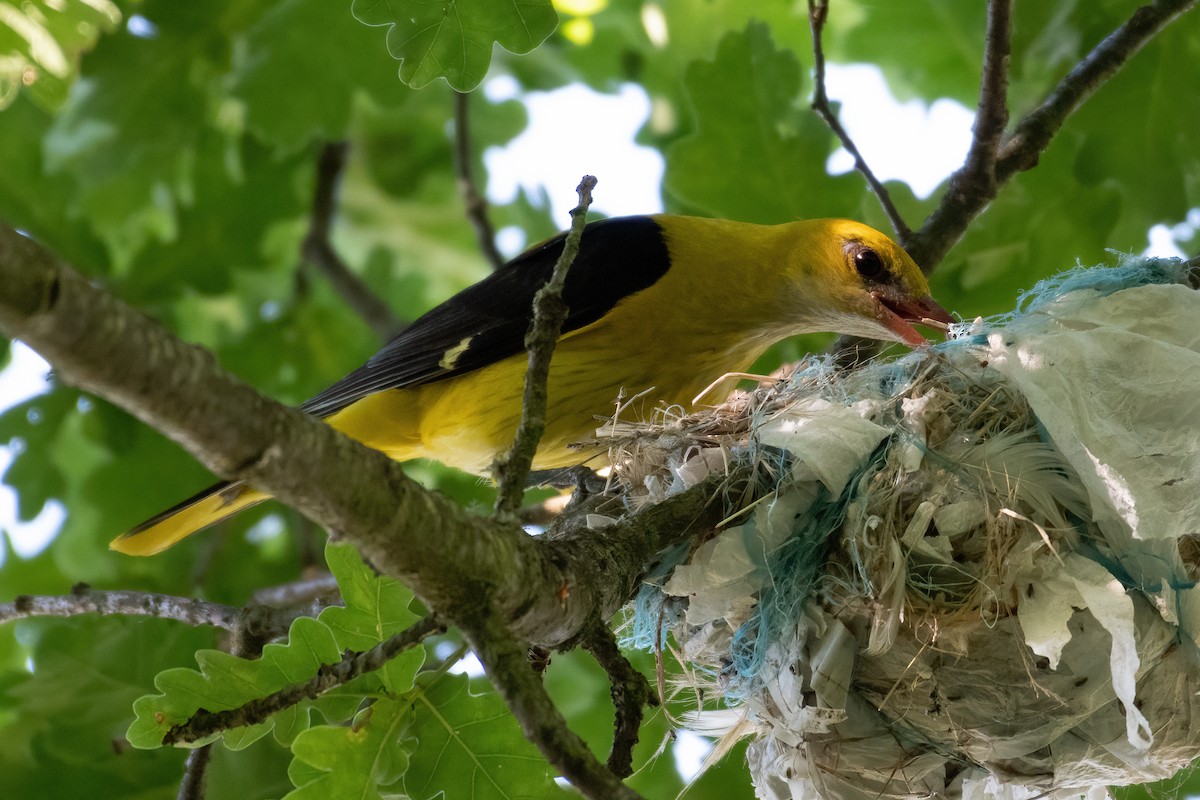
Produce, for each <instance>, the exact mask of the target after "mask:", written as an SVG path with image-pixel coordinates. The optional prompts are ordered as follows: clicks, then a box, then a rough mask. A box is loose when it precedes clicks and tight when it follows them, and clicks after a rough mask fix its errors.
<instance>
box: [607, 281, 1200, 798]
mask: <svg viewBox="0 0 1200 800" xmlns="http://www.w3.org/2000/svg"><path fill="white" fill-rule="evenodd" d="M1181 280H1182V270H1181V269H1180V267H1179V266H1178V264H1177V262H1176V263H1173V262H1169V261H1159V260H1142V261H1130V262H1127V263H1126V264H1124V265H1122V266H1121V267H1118V268H1116V269H1113V270H1076V271H1073V272H1071V273H1067V274H1066V276H1065V277H1062V278H1060V279H1058V281H1057V282H1055V283H1054V284H1052V285H1048V286H1045V287H1039V290H1035V291H1038V292H1039V294H1038V295H1037V296H1036V297H1035V299H1034V301H1033V302H1032V303H1027V304H1026V307H1025V308H1024V309H1023V310H1022V311H1021V312H1018V313H1016V314H1014V315H1011V316H1010V317H1008V318H1006V319H1004V320H1003V321H1002V326H1001V325H992V326H991V327H990V328H987V329H985V327H984V325H983V324H982V323H981V322H977V323H976V324H975V326H973V327H971V328H967V327H966V326H963V327H964V329H963V330H960V331H958V338H957V339H956V340H955V341H952V342H949V343H947V344H946V345H943V346H940V347H938V348H937V349H934V350H928V351H925V352H919V353H913V354H911V355H910V356H907V357H906V358H904V359H901V360H900V361H898V362H895V363H891V364H879V365H875V366H873V367H870V368H868V369H866V370H861V371H859V372H856V373H852V374H849V375H839V374H834V373H833V372H832V371H831V370H830V369H829V368H828V367H826V366H823V365H817V366H814V367H812V368H810V369H808V370H804V371H802V372H800V373H798V374H797V375H795V376H793V378H792V379H791V380H790V382H788V383H787V385H786V386H777V387H772V388H770V389H766V390H760V391H759V392H756V393H755V394H754V395H752V396H742V397H739V398H737V399H736V400H734V401H732V403H731V404H728V405H727V406H726V407H725V408H723V409H719V410H716V411H714V412H712V413H710V414H707V415H705V414H702V415H699V416H697V417H692V418H687V419H684V420H681V421H678V422H676V423H674V424H673V426H671V427H670V428H669V429H663V428H659V429H655V430H651V431H643V432H641V433H640V434H639V435H638V436H635V437H633V438H629V439H625V440H622V441H621V442H619V443H618V444H619V449H620V450H621V452H622V453H623V459H622V460H623V467H622V468H621V469H620V470H619V471H618V475H617V480H618V481H622V480H623V481H624V483H623V484H622V488H623V489H624V491H625V492H626V494H627V496H628V497H629V498H630V502H631V504H632V505H637V504H642V503H646V502H653V501H655V500H658V499H661V497H662V496H663V495H665V494H667V493H671V492H674V491H678V490H680V489H682V488H684V487H685V486H690V485H695V484H696V483H697V482H699V481H700V480H702V479H703V478H704V477H705V476H707V475H709V474H711V473H713V472H718V473H719V472H722V471H724V470H725V469H726V466H727V464H729V463H734V462H739V463H742V464H746V463H749V464H751V465H752V467H751V468H752V469H753V470H754V471H755V472H756V474H758V475H763V474H768V475H771V476H773V482H772V483H771V485H770V486H769V487H768V490H767V491H766V492H765V493H763V494H762V495H760V496H758V497H750V498H745V499H744V500H743V502H744V504H745V506H746V507H745V508H744V509H732V510H731V511H732V513H733V515H734V519H735V520H736V521H738V522H739V524H737V525H735V526H733V527H727V528H725V529H724V530H723V531H721V532H720V533H719V534H718V535H716V536H715V537H713V538H712V539H710V540H709V541H708V542H706V543H704V544H703V545H701V546H700V547H699V548H697V549H696V550H695V551H694V552H693V553H692V554H691V555H690V557H689V558H688V560H687V562H686V563H684V564H681V565H679V566H678V567H677V568H676V569H675V570H674V573H673V574H672V575H671V576H670V577H669V579H666V580H665V581H663V582H661V583H660V584H659V585H656V586H651V587H647V589H646V591H645V592H644V593H643V598H642V605H646V604H649V605H654V604H657V605H658V607H660V608H661V607H662V606H663V604H666V606H668V607H670V608H673V609H676V610H679V609H682V610H683V613H682V614H679V613H676V614H673V615H672V614H668V615H663V614H659V613H654V614H648V613H641V614H639V618H638V620H637V626H638V627H639V629H640V632H641V634H642V636H641V638H642V640H643V641H644V640H646V638H647V637H646V634H647V631H648V630H649V629H654V630H653V634H654V636H656V637H657V636H658V634H659V631H657V629H656V626H657V625H658V624H659V620H662V619H668V620H674V621H675V622H674V624H672V625H671V633H672V634H673V635H674V636H675V637H676V639H677V641H678V642H679V644H680V646H681V648H680V649H681V652H682V654H683V656H684V657H685V658H687V659H688V660H689V661H690V662H691V663H692V665H693V666H694V667H695V669H693V670H690V671H689V674H692V675H698V676H704V675H707V676H709V678H708V679H707V683H708V684H709V685H707V686H705V687H704V688H705V689H706V691H707V692H710V693H711V692H716V693H718V694H724V696H725V701H726V703H727V705H728V706H729V708H727V709H724V710H721V711H719V712H705V711H701V712H697V713H696V714H694V715H692V716H691V717H690V718H689V719H688V721H687V723H688V724H689V726H690V727H692V728H693V729H695V730H697V731H700V732H704V733H707V734H710V735H724V736H726V737H727V739H731V738H734V737H740V736H746V735H749V736H753V737H754V739H753V741H752V743H751V744H750V746H749V748H748V751H747V753H748V756H747V757H748V759H749V761H750V766H751V771H752V774H753V775H754V779H755V788H756V791H757V794H758V796H759V797H760V798H763V799H764V800H767V799H770V800H792V799H793V798H838V800H842V799H843V798H845V799H847V800H851V799H854V798H861V799H862V800H877V799H878V798H917V797H929V796H939V797H965V798H1026V797H1050V798H1055V797H1062V798H1065V797H1079V796H1081V795H1086V796H1088V797H1102V796H1104V795H1105V794H1106V793H1107V790H1106V788H1105V787H1106V786H1108V785H1110V784H1130V783H1144V782H1147V781H1151V780H1155V779H1159V778H1164V777H1168V776H1170V775H1172V774H1173V773H1174V772H1176V771H1177V770H1179V769H1181V768H1183V767H1185V766H1187V765H1188V764H1189V763H1191V762H1192V761H1193V760H1194V759H1195V758H1196V756H1198V755H1200V724H1193V717H1195V719H1196V720H1197V722H1198V723H1200V698H1198V695H1197V691H1198V690H1200V669H1198V668H1200V661H1198V659H1200V655H1198V654H1200V648H1198V647H1197V645H1198V644H1200V590H1197V589H1196V588H1195V579H1196V577H1197V576H1198V575H1200V547H1197V542H1200V325H1197V323H1196V321H1197V320H1200V294H1198V293H1197V292H1195V291H1193V290H1191V289H1189V288H1187V287H1186V286H1182V285H1178V283H1170V281H1176V282H1178V281H1181ZM1156 281H1158V282H1156ZM1126 286H1127V287H1131V288H1125V289H1122V287H1126ZM1025 299H1026V298H1022V300H1023V301H1024V300H1025ZM635 638H637V637H635ZM696 680H701V679H700V678H697V679H696Z"/></svg>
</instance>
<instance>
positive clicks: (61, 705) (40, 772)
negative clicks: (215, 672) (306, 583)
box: [0, 565, 213, 800]
mask: <svg viewBox="0 0 1200 800" xmlns="http://www.w3.org/2000/svg"><path fill="white" fill-rule="evenodd" d="M5 566H6V568H7V565H5ZM11 627H13V628H15V629H16V634H17V639H18V641H19V642H21V643H22V644H23V646H24V649H25V651H26V656H25V657H27V658H28V659H29V663H30V669H31V671H29V672H26V671H25V669H24V667H22V670H21V673H20V674H13V673H8V674H5V675H3V676H2V677H0V686H2V687H3V689H2V691H0V797H5V798H18V797H39V798H47V800H60V798H61V800H67V798H78V797H98V796H108V797H129V798H140V797H147V798H149V797H153V796H157V797H165V796H171V797H173V796H174V794H175V791H176V789H177V788H178V784H179V775H180V770H181V769H182V759H183V754H182V753H178V752H172V751H160V752H154V753H128V752H127V753H125V754H124V755H123V756H117V755H116V753H117V752H120V751H121V746H122V745H123V742H121V741H120V738H121V731H122V730H123V729H124V728H125V727H126V725H127V724H128V722H129V719H130V716H131V712H130V704H131V703H132V702H133V700H134V698H135V697H137V696H138V695H139V694H140V693H142V692H144V691H145V690H146V687H148V686H150V684H151V681H152V680H153V676H154V673H155V672H157V671H158V670H159V669H161V668H162V667H163V666H164V665H172V664H178V663H182V662H183V661H184V659H189V660H190V658H191V653H193V652H194V651H195V650H196V648H198V647H206V646H210V645H211V644H212V641H213V634H212V631H211V630H207V629H193V628H189V627H188V626H185V625H181V624H179V623H177V622H173V621H169V620H157V619H145V618H139V619H121V618H113V617H108V618H99V617H96V616H86V617H79V618H75V619H70V620H57V619H31V620H22V621H20V622H18V623H16V624H15V625H12V626H11ZM99 787H103V789H104V791H105V792H107V793H108V794H103V795H101V794H98V790H99Z"/></svg>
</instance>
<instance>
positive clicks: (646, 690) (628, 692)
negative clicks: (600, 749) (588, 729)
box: [583, 625, 658, 778]
mask: <svg viewBox="0 0 1200 800" xmlns="http://www.w3.org/2000/svg"><path fill="white" fill-rule="evenodd" d="M583 647H584V649H585V650H587V651H588V652H589V653H591V654H592V657H593V658H595V659H596V663H598V664H599V665H600V666H601V667H603V668H604V671H605V672H606V673H608V679H609V683H610V684H611V694H612V701H613V708H614V709H615V711H616V717H615V719H614V721H613V729H614V730H613V744H612V749H611V750H610V751H609V753H608V768H609V769H610V770H612V771H613V773H615V774H616V775H617V776H618V777H621V778H628V777H629V776H630V775H632V774H633V748H634V747H636V746H637V743H638V729H639V728H641V726H642V712H643V709H644V708H645V707H646V706H647V705H658V697H657V695H655V694H654V693H653V692H651V691H650V683H649V682H648V681H647V680H646V676H645V675H643V674H642V673H640V672H638V671H637V670H636V669H634V668H633V665H632V664H630V663H629V659H627V658H625V656H624V654H623V653H622V652H621V650H620V648H619V647H617V639H616V637H615V636H614V635H613V632H612V630H611V629H610V628H609V627H608V626H607V625H601V626H597V627H596V628H595V630H594V631H593V632H592V634H591V635H590V636H588V637H587V638H586V639H584V641H583Z"/></svg>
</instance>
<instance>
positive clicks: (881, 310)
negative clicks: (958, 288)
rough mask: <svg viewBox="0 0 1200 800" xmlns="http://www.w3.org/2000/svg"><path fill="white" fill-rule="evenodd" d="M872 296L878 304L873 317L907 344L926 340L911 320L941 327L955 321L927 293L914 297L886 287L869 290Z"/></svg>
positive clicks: (919, 343) (923, 342)
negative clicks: (889, 290)
mask: <svg viewBox="0 0 1200 800" xmlns="http://www.w3.org/2000/svg"><path fill="white" fill-rule="evenodd" d="M871 297H873V298H875V303H876V306H877V308H876V318H877V319H878V320H879V321H880V322H881V323H882V324H883V326H884V327H886V328H887V329H888V330H890V331H891V332H892V333H894V334H896V336H897V338H899V339H900V340H902V341H904V342H907V343H908V344H910V345H914V346H915V345H922V344H925V343H926V341H927V340H926V339H925V337H924V336H922V335H921V334H919V333H917V329H916V328H914V327H913V326H912V324H911V323H914V322H917V323H921V324H925V325H930V326H932V327H941V326H943V325H949V324H951V323H952V322H956V321H957V320H955V319H954V317H952V316H950V313H949V312H948V311H946V309H944V308H942V307H941V306H940V305H938V304H937V303H936V302H935V301H934V299H933V298H932V297H930V296H929V295H926V296H925V297H920V298H913V297H910V296H908V295H902V294H899V293H895V294H893V293H892V292H888V291H886V290H876V291H874V292H871Z"/></svg>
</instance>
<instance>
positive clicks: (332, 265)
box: [300, 142, 404, 341]
mask: <svg viewBox="0 0 1200 800" xmlns="http://www.w3.org/2000/svg"><path fill="white" fill-rule="evenodd" d="M348 150H349V145H348V144H347V143H346V142H328V143H326V144H325V146H324V147H322V148H321V155H320V158H319V159H318V161H317V181H316V186H315V188H314V189H313V205H312V215H311V216H310V217H309V224H308V235H307V236H305V237H304V242H303V243H302V244H301V245H300V253H301V256H302V257H303V258H304V260H305V261H306V262H308V263H309V264H312V265H313V266H315V267H316V268H317V269H319V270H320V271H321V274H323V275H324V276H325V278H326V279H327V280H328V281H329V285H330V286H332V287H333V290H334V291H335V292H337V293H338V295H340V296H341V298H342V299H343V300H344V301H345V302H346V305H348V306H350V308H351V309H353V310H354V311H355V312H357V314H358V315H359V317H361V318H362V320H363V322H365V323H367V325H368V327H370V328H371V330H373V331H374V332H375V335H376V336H378V337H379V338H380V339H381V340H383V341H387V340H389V339H391V338H392V337H393V336H395V335H396V334H397V333H399V331H400V329H401V328H403V327H404V324H403V323H402V322H401V321H400V320H399V319H398V318H397V317H396V315H395V314H393V313H392V310H391V309H390V308H388V306H387V304H386V303H384V302H383V301H382V300H381V299H379V296H378V295H376V294H375V293H374V292H373V291H371V289H370V287H368V286H367V284H366V283H364V282H363V280H362V278H360V277H359V276H358V275H356V274H355V273H354V272H353V271H352V270H351V269H350V267H349V266H348V265H347V264H346V262H345V261H343V260H342V257H341V256H340V255H339V254H338V252H337V250H335V249H334V247H333V242H332V238H331V235H332V228H333V216H334V213H335V211H336V210H337V186H338V182H339V181H340V180H341V177H342V171H343V170H344V169H345V166H346V153H347V151H348Z"/></svg>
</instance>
